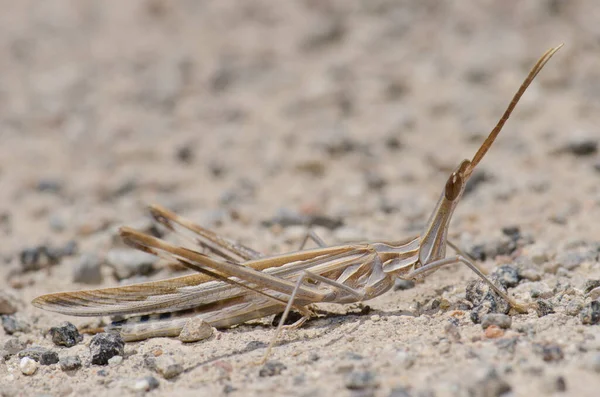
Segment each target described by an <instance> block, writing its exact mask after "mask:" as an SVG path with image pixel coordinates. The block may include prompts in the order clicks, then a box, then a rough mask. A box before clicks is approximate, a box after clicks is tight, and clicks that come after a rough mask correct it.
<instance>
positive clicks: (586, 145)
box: [559, 135, 598, 156]
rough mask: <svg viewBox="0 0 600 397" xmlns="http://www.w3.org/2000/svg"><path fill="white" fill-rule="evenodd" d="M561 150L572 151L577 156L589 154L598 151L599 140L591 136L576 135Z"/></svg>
mask: <svg viewBox="0 0 600 397" xmlns="http://www.w3.org/2000/svg"><path fill="white" fill-rule="evenodd" d="M559 151H560V152H567V153H571V154H573V155H575V156H589V155H592V154H595V153H596V152H597V151H598V141H597V140H595V139H592V138H591V137H587V136H582V135H575V136H572V137H571V138H570V140H569V141H568V142H567V144H566V145H565V146H563V147H562V148H561V149H559Z"/></svg>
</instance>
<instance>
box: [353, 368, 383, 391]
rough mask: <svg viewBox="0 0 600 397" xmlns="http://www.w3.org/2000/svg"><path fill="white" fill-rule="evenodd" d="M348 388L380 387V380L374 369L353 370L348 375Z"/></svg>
mask: <svg viewBox="0 0 600 397" xmlns="http://www.w3.org/2000/svg"><path fill="white" fill-rule="evenodd" d="M345 385H346V389H349V390H364V389H375V388H378V387H379V381H378V379H377V377H376V376H375V373H373V372H372V371H352V372H350V373H349V374H348V375H347V376H346V382H345Z"/></svg>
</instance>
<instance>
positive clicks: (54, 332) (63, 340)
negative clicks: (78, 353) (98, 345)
mask: <svg viewBox="0 0 600 397" xmlns="http://www.w3.org/2000/svg"><path fill="white" fill-rule="evenodd" d="M48 333H49V334H50V336H51V337H52V342H54V344H55V345H56V346H66V347H73V346H75V345H76V344H78V343H79V342H81V341H82V340H83V335H81V334H80V333H79V331H78V330H77V327H76V326H75V325H73V324H71V323H70V322H68V321H65V322H63V323H61V324H60V325H59V326H58V327H52V328H50V331H49V332H48Z"/></svg>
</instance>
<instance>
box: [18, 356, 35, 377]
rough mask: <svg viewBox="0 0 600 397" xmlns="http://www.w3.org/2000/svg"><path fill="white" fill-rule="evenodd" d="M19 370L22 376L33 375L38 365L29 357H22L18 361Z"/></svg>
mask: <svg viewBox="0 0 600 397" xmlns="http://www.w3.org/2000/svg"><path fill="white" fill-rule="evenodd" d="M19 369H20V370H21V372H22V373H23V375H28V376H29V375H33V374H35V371H37V369H38V363H37V362H36V361H35V360H33V359H31V358H29V357H23V358H22V359H21V361H19Z"/></svg>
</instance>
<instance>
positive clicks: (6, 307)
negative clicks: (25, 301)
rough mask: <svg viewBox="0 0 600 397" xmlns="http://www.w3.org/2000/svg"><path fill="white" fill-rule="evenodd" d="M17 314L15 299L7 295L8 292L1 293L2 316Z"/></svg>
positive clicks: (0, 311)
mask: <svg viewBox="0 0 600 397" xmlns="http://www.w3.org/2000/svg"><path fill="white" fill-rule="evenodd" d="M16 312H17V306H16V305H15V298H14V297H12V296H10V295H9V294H7V293H6V291H0V314H14V313H16Z"/></svg>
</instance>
